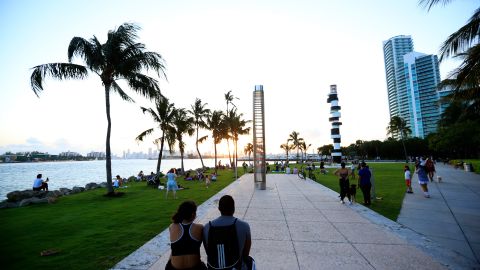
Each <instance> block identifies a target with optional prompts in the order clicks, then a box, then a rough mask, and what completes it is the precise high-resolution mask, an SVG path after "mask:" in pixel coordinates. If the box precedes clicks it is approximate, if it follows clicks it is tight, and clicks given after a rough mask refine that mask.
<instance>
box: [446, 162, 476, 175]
mask: <svg viewBox="0 0 480 270" xmlns="http://www.w3.org/2000/svg"><path fill="white" fill-rule="evenodd" d="M459 162H465V163H470V164H472V166H473V171H474V172H475V173H478V174H480V159H462V160H460V159H456V160H450V164H451V165H455V164H457V163H459ZM461 169H462V170H463V168H461Z"/></svg>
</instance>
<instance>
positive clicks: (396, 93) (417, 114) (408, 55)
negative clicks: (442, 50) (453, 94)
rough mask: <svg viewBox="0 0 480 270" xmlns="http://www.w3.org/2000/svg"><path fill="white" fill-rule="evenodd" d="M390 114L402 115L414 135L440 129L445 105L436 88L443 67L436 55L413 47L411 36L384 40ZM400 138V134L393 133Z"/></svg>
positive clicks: (441, 94)
mask: <svg viewBox="0 0 480 270" xmlns="http://www.w3.org/2000/svg"><path fill="white" fill-rule="evenodd" d="M383 53H384V58H385V74H386V79H387V91H388V107H389V112H390V118H391V117H393V116H399V117H401V118H403V119H404V120H405V121H406V123H407V125H408V126H409V127H410V129H411V130H412V134H411V136H414V137H420V138H424V137H425V136H427V135H428V134H430V133H432V132H435V131H436V130H437V122H438V120H439V119H440V116H441V113H442V112H443V110H444V109H445V106H446V105H445V104H443V105H441V104H440V102H439V100H440V98H441V96H444V95H445V93H443V92H439V91H438V89H437V85H438V83H440V71H439V67H438V58H437V56H436V55H428V54H424V53H419V52H415V51H413V41H412V38H411V37H410V36H396V37H392V38H390V39H389V40H386V41H384V42H383ZM393 135H394V137H396V138H399V134H393Z"/></svg>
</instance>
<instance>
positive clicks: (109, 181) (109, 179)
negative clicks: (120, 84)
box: [105, 85, 113, 194]
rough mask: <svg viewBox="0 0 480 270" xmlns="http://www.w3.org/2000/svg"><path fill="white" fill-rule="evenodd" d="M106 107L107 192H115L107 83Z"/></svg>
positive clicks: (107, 88)
mask: <svg viewBox="0 0 480 270" xmlns="http://www.w3.org/2000/svg"><path fill="white" fill-rule="evenodd" d="M105 107H106V111H107V140H106V143H105V144H106V146H105V161H106V162H105V163H106V167H107V168H106V169H107V194H112V193H113V185H112V153H111V150H110V134H111V131H112V120H111V119H110V85H105Z"/></svg>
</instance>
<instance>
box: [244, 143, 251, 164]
mask: <svg viewBox="0 0 480 270" xmlns="http://www.w3.org/2000/svg"><path fill="white" fill-rule="evenodd" d="M243 152H244V153H245V154H246V155H248V163H250V164H251V163H252V162H251V161H250V155H251V154H252V153H253V144H252V143H247V145H245V147H244V148H243Z"/></svg>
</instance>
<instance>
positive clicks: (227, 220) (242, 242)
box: [203, 195, 252, 268]
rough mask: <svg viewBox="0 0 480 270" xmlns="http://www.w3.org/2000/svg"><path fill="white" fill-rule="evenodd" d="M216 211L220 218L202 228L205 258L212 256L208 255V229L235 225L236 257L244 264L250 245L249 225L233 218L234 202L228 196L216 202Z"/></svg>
mask: <svg viewBox="0 0 480 270" xmlns="http://www.w3.org/2000/svg"><path fill="white" fill-rule="evenodd" d="M218 210H220V214H221V216H220V217H218V218H217V219H215V220H212V221H210V222H209V223H207V224H205V226H204V228H203V241H204V243H203V245H204V247H205V250H206V252H207V256H212V254H210V255H209V254H208V252H209V249H208V241H209V240H208V236H209V230H210V227H211V226H212V227H226V226H231V225H233V224H235V229H236V234H237V240H238V241H237V242H238V250H239V254H238V255H237V256H238V258H240V259H242V261H243V263H242V264H245V260H248V259H247V258H248V256H249V253H250V247H251V244H252V239H251V234H250V225H248V223H247V222H245V221H242V220H240V219H238V218H236V217H234V216H233V214H234V213H235V201H234V200H233V198H232V196H230V195H224V196H223V197H222V198H220V201H219V202H218ZM210 224H211V225H210ZM237 256H236V257H237ZM242 268H244V265H242Z"/></svg>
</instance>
